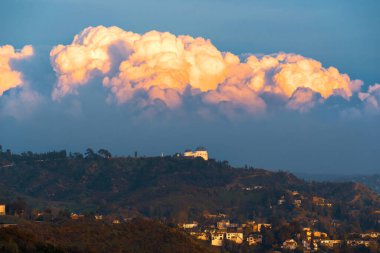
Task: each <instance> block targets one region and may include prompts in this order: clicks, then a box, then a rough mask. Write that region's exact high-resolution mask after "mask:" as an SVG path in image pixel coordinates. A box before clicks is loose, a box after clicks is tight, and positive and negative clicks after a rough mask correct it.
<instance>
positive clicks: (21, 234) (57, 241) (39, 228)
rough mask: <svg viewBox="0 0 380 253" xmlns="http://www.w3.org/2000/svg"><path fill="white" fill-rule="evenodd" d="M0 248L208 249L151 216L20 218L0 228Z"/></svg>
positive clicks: (90, 252)
mask: <svg viewBox="0 0 380 253" xmlns="http://www.w3.org/2000/svg"><path fill="white" fill-rule="evenodd" d="M0 252H5V253H7V252H28V253H37V252H38V253H45V252H46V253H47V252H49V253H64V252H68V253H109V252H125V253H129V252H131V253H132V252H139V253H145V252H158V253H159V252H162V253H164V252H165V253H171V252H176V253H207V252H211V250H210V247H208V246H206V245H200V244H199V242H196V241H195V240H194V239H193V238H191V237H190V236H189V235H187V234H186V233H184V232H181V231H179V230H178V229H176V228H171V227H168V226H165V225H163V224H161V223H159V222H155V221H152V220H144V219H134V220H132V221H130V222H127V223H122V224H107V223H103V222H95V221H90V220H81V221H70V220H69V221H65V222H62V223H58V224H52V223H44V222H42V223H35V222H26V221H24V222H22V223H20V224H19V225H18V226H14V227H10V228H7V229H0Z"/></svg>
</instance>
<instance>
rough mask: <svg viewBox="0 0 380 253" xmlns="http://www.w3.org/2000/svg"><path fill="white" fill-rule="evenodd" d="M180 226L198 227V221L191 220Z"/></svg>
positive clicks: (185, 227) (186, 227)
mask: <svg viewBox="0 0 380 253" xmlns="http://www.w3.org/2000/svg"><path fill="white" fill-rule="evenodd" d="M180 227H182V228H184V229H193V228H197V227H198V222H196V221H193V223H184V224H182V225H181V226H180Z"/></svg>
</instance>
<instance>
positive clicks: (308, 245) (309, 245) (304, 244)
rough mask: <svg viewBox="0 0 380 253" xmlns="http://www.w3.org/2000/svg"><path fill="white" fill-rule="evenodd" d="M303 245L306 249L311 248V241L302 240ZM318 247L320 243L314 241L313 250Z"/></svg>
mask: <svg viewBox="0 0 380 253" xmlns="http://www.w3.org/2000/svg"><path fill="white" fill-rule="evenodd" d="M302 245H303V248H304V249H305V250H311V241H307V240H302ZM317 249H318V244H317V243H316V242H313V250H317Z"/></svg>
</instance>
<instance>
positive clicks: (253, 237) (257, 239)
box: [247, 234, 263, 245]
mask: <svg viewBox="0 0 380 253" xmlns="http://www.w3.org/2000/svg"><path fill="white" fill-rule="evenodd" d="M247 242H248V244H249V245H257V244H261V243H262V242H263V236H262V235H260V234H250V235H249V236H248V237H247Z"/></svg>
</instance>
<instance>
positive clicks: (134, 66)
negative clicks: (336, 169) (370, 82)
mask: <svg viewBox="0 0 380 253" xmlns="http://www.w3.org/2000/svg"><path fill="white" fill-rule="evenodd" d="M50 57H51V63H52V65H53V68H54V70H55V72H56V74H57V76H58V83H57V85H56V87H55V88H54V91H53V94H52V96H53V99H55V100H59V99H61V98H62V97H64V96H65V95H67V94H71V93H76V92H77V88H78V87H79V86H82V85H86V84H88V83H90V82H91V80H92V79H93V78H95V77H98V78H101V79H102V83H103V85H104V86H105V87H107V88H109V90H110V91H111V95H112V97H114V98H115V100H116V101H117V103H120V104H121V103H126V102H128V101H131V100H133V99H135V98H136V97H139V99H142V98H143V99H145V100H146V103H145V104H147V105H149V104H152V101H155V100H160V101H162V102H163V103H165V104H166V106H167V107H168V108H171V109H175V108H179V107H181V105H182V100H183V96H184V93H185V91H186V90H187V89H190V91H191V94H193V95H194V96H199V97H200V98H201V101H203V102H204V103H205V104H208V105H216V106H218V105H221V104H223V105H228V106H230V107H236V108H240V109H243V110H245V111H247V112H249V113H252V114H257V113H259V112H263V111H265V110H266V108H267V103H268V101H266V100H265V98H264V97H265V94H272V95H275V96H278V97H282V98H283V101H284V107H287V108H289V109H291V110H298V111H301V112H307V111H309V110H311V109H312V108H313V107H314V106H316V105H317V104H320V103H323V101H324V100H326V99H328V98H329V97H330V96H341V97H343V98H344V99H346V100H349V99H350V97H351V96H352V95H353V93H355V92H358V91H360V88H361V86H362V82H361V81H360V80H351V79H350V77H349V76H348V75H347V74H342V73H340V72H339V71H338V70H337V69H336V68H335V67H328V68H325V67H323V66H322V64H321V63H320V62H318V61H316V60H313V59H310V58H306V57H303V56H301V55H296V54H286V53H278V54H273V55H265V56H261V57H259V56H255V55H249V56H248V57H239V56H237V55H234V54H232V53H229V52H221V51H219V50H218V49H217V48H216V47H215V46H214V45H213V44H212V43H211V42H210V40H207V39H204V38H200V37H199V38H193V37H190V36H175V35H173V34H171V33H168V32H158V31H151V32H147V33H145V34H142V35H141V34H136V33H133V32H128V31H124V30H122V29H120V28H118V27H108V28H107V27H103V26H98V27H88V28H86V29H84V30H83V31H82V32H81V33H80V34H78V35H76V36H75V38H74V40H73V42H72V43H71V44H70V45H66V46H65V45H58V46H56V47H54V48H53V49H52V50H51V52H50Z"/></svg>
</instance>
